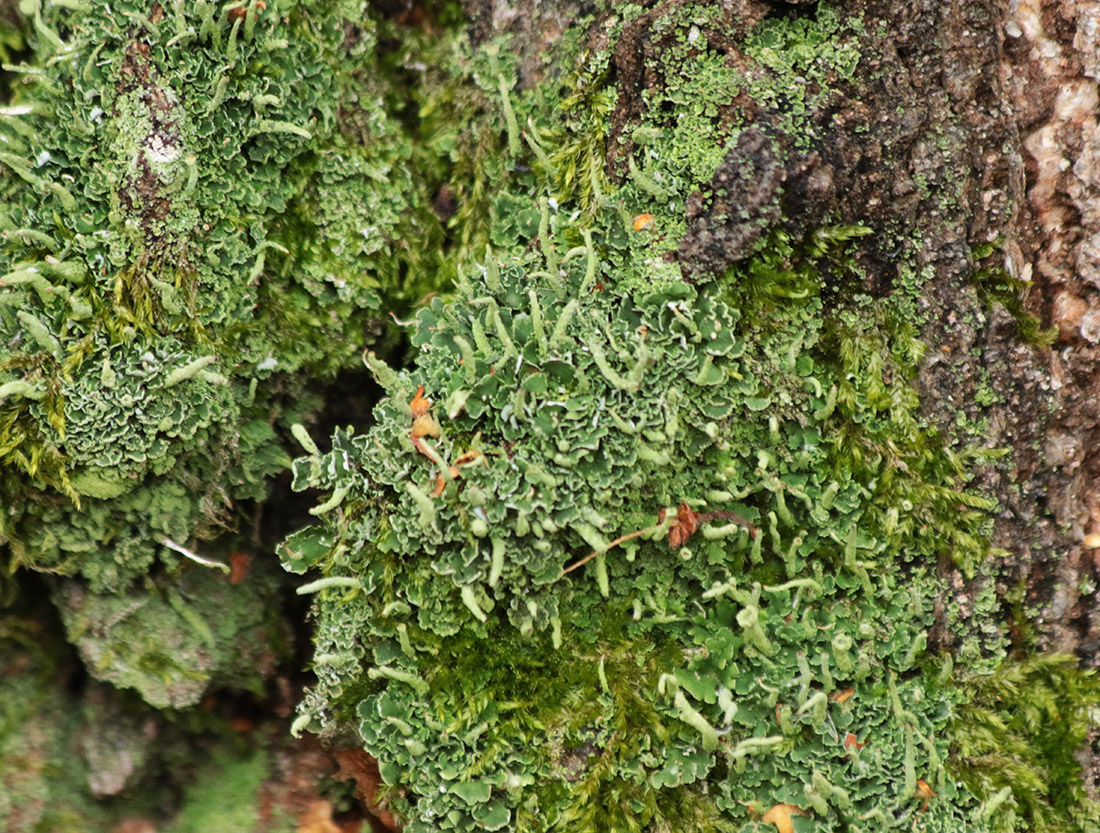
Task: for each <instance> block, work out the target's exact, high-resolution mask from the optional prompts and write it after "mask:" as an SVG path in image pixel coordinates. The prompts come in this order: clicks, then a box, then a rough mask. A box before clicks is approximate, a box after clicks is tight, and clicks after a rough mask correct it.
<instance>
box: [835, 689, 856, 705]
mask: <svg viewBox="0 0 1100 833" xmlns="http://www.w3.org/2000/svg"><path fill="white" fill-rule="evenodd" d="M855 693H856V690H855V689H854V688H846V689H844V690H843V691H834V692H833V693H832V694H830V695H829V699H830V700H832V701H833V702H834V703H843V702H845V701H846V700H847V699H848V698H849V697H851V696H852V695H853V694H855Z"/></svg>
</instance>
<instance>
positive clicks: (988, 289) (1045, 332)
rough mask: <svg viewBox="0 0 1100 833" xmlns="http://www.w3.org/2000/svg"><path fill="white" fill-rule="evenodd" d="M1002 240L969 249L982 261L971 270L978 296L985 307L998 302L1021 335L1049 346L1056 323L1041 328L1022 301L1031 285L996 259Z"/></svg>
mask: <svg viewBox="0 0 1100 833" xmlns="http://www.w3.org/2000/svg"><path fill="white" fill-rule="evenodd" d="M1002 242H1003V241H1001V240H996V241H993V242H991V243H985V244H983V245H981V246H978V247H976V248H975V249H974V251H973V252H972V255H973V257H974V261H975V262H976V263H979V264H981V265H980V266H979V267H978V268H977V269H975V270H974V273H973V275H972V276H971V282H972V283H973V284H974V286H975V287H976V288H977V290H978V296H979V297H980V298H981V299H982V302H983V303H984V304H985V305H986V306H987V307H992V306H993V305H994V304H999V305H1001V306H1002V307H1004V308H1005V311H1007V312H1008V314H1009V315H1011V316H1012V319H1013V320H1014V321H1015V322H1016V327H1017V329H1018V330H1019V333H1020V337H1021V338H1022V339H1023V340H1024V341H1025V342H1026V343H1028V344H1031V345H1033V346H1036V347H1050V346H1051V345H1052V344H1053V343H1054V340H1055V339H1056V338H1057V337H1058V328H1057V327H1048V328H1046V329H1044V328H1043V327H1042V322H1041V321H1040V320H1039V319H1038V318H1036V317H1035V316H1034V315H1032V314H1031V313H1030V312H1028V311H1027V307H1026V306H1025V305H1024V298H1023V295H1024V292H1025V291H1026V290H1027V289H1028V288H1029V287H1030V286H1031V284H1030V282H1029V281H1025V280H1022V279H1020V278H1017V277H1013V276H1012V275H1011V274H1009V272H1008V269H1006V268H1005V266H1004V265H1002V264H1001V263H999V262H998V261H1000V260H1002V259H1003V255H1002V253H1001V245H1002Z"/></svg>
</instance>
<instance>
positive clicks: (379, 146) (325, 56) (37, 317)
mask: <svg viewBox="0 0 1100 833" xmlns="http://www.w3.org/2000/svg"><path fill="white" fill-rule="evenodd" d="M28 9H29V11H28V14H29V15H31V16H32V17H33V19H34V21H35V27H34V32H35V37H34V39H33V40H32V44H33V46H34V47H35V55H34V58H33V60H32V61H31V62H29V63H28V64H27V65H26V66H25V67H23V70H24V71H25V72H26V73H27V75H26V77H27V79H28V80H29V81H30V82H32V83H30V84H27V85H23V86H21V87H20V89H19V90H18V92H17V95H16V97H15V98H14V99H13V101H12V103H11V105H10V106H8V107H7V108H6V109H5V111H4V113H3V116H2V122H3V125H2V127H0V131H2V133H3V135H4V139H5V151H4V156H3V163H4V166H5V172H4V174H3V188H4V191H5V193H6V194H8V195H10V197H11V199H10V200H7V201H6V207H5V210H4V212H3V216H2V218H0V225H2V227H3V232H4V244H3V246H2V247H0V273H3V274H4V277H3V278H2V279H0V285H2V288H0V318H2V320H3V325H4V329H5V331H6V332H8V333H10V338H8V339H6V340H5V344H4V347H3V348H2V352H0V464H2V465H3V468H4V475H3V476H4V479H5V492H6V493H10V494H11V499H10V501H9V502H8V507H7V509H8V511H7V512H6V514H5V517H4V518H3V519H2V520H0V536H2V537H3V538H7V539H9V542H10V548H11V549H12V550H13V551H14V552H15V557H16V560H17V562H18V563H19V564H20V565H21V566H31V567H35V568H39V569H48V570H50V571H54V572H56V571H61V572H64V573H66V574H80V575H84V576H86V577H89V578H92V579H93V583H94V584H95V585H96V587H97V588H98V589H112V590H113V589H121V588H124V587H125V586H126V585H127V583H128V582H131V581H133V580H135V579H136V578H138V577H140V576H141V575H142V574H143V572H145V571H146V570H147V569H148V567H149V565H150V563H151V562H155V561H156V560H161V561H163V562H164V563H166V564H168V565H169V566H173V565H175V564H176V563H177V559H176V558H175V556H174V554H173V553H172V552H171V551H170V549H168V548H166V547H164V546H163V545H162V544H158V543H157V536H158V534H161V533H163V532H164V530H163V529H158V524H157V522H156V520H155V518H154V517H152V516H146V517H145V518H142V517H140V514H141V509H140V508H139V506H140V505H141V504H142V503H144V504H145V505H147V506H151V505H155V504H156V503H157V502H158V499H157V497H156V494H157V492H158V490H160V489H161V488H164V489H167V490H168V491H169V492H173V491H176V490H178V487H179V486H180V485H182V486H183V487H184V491H186V492H188V493H191V494H192V495H193V496H194V498H195V499H194V500H190V501H187V500H185V501H182V502H180V501H176V503H175V508H174V519H173V522H172V525H173V526H174V527H175V528H176V529H175V532H174V533H173V534H172V536H171V537H173V538H176V539H177V540H178V541H179V543H181V544H184V543H187V542H188V541H190V540H192V539H194V538H197V537H201V536H202V535H203V534H204V532H205V531H207V530H212V529H217V528H219V527H222V528H224V527H225V526H227V525H228V524H229V520H230V517H231V515H232V505H233V503H234V501H240V500H242V499H246V498H255V497H262V496H263V494H264V492H265V485H264V483H265V479H266V478H267V477H268V476H269V475H270V474H271V473H272V472H273V471H275V470H277V469H278V468H279V467H280V466H281V465H283V464H285V460H286V459H287V458H286V456H285V455H284V454H282V453H280V444H279V441H278V437H277V434H276V433H275V432H274V431H267V432H266V436H265V435H264V433H265V432H262V431H257V430H254V429H253V428H251V426H254V425H256V424H257V423H258V422H259V421H265V422H267V423H268V424H269V425H270V424H272V423H273V422H275V421H276V420H277V419H278V418H279V417H280V415H281V414H282V413H283V412H288V411H289V412H290V413H291V414H292V417H297V418H300V417H301V416H303V415H302V414H299V413H295V408H294V406H293V405H292V404H290V403H288V402H287V401H286V396H287V395H288V394H293V393H294V392H295V389H296V388H300V387H301V385H302V384H303V380H304V379H307V378H308V379H311V380H313V379H318V378H322V379H323V378H325V377H326V376H328V375H330V374H331V373H333V372H334V371H335V370H337V369H339V368H342V367H346V366H347V365H348V362H349V361H350V360H351V358H352V357H353V356H354V355H355V354H356V353H357V351H358V349H359V348H358V347H357V346H354V345H356V343H357V342H358V341H359V340H360V338H361V337H362V334H363V333H364V331H366V330H370V329H373V330H375V331H377V330H378V329H379V328H378V327H377V326H373V325H371V323H370V322H371V320H372V319H373V318H375V317H377V316H378V315H379V314H380V310H381V306H382V302H383V298H385V299H386V304H387V307H388V308H389V309H391V310H393V311H400V309H401V307H402V305H403V304H407V303H408V302H409V299H410V298H412V297H414V293H416V292H418V291H424V290H425V288H426V287H427V286H429V285H430V283H431V281H430V280H429V279H428V278H427V276H428V275H431V273H432V270H433V255H432V254H431V252H433V251H437V249H438V244H436V245H435V246H433V245H431V244H430V242H429V241H433V240H434V239H435V237H433V236H436V237H437V235H438V232H437V228H438V222H437V221H435V219H434V217H433V215H431V213H430V211H429V210H428V208H427V204H426V199H425V196H424V194H423V193H422V190H423V188H424V186H422V185H421V184H420V183H419V182H418V180H417V178H416V176H415V172H414V170H413V169H412V168H411V167H410V166H409V165H408V164H407V163H408V161H409V158H410V156H411V153H412V151H411V146H412V143H411V142H410V140H409V139H408V138H407V137H406V136H405V135H404V133H403V131H402V130H401V127H400V125H399V123H398V122H397V121H396V120H395V119H394V117H393V116H392V115H391V114H390V113H389V111H388V110H387V102H386V101H385V100H384V99H383V97H382V96H381V95H378V96H371V95H365V94H357V95H352V94H351V90H352V88H353V85H355V84H357V83H358V82H359V80H360V79H361V78H362V77H363V76H365V75H367V74H369V73H370V72H371V70H372V68H373V67H375V66H376V64H377V62H378V56H377V54H376V44H375V40H374V38H373V31H372V24H371V22H370V20H369V18H368V17H367V16H366V12H365V5H364V4H355V3H351V4H343V5H341V6H339V7H330V5H329V4H311V3H272V4H268V5H267V6H263V7H261V5H260V4H252V5H251V6H250V7H249V9H250V10H249V11H248V12H247V14H246V15H245V16H244V17H243V18H241V19H236V17H235V16H234V15H231V14H230V12H229V10H228V8H227V7H224V6H215V5H214V4H212V3H208V2H201V3H195V4H184V3H176V4H173V5H171V6H167V7H165V6H161V5H154V7H153V8H152V10H150V9H149V8H147V6H146V4H143V3H136V4H133V3H125V2H124V3H122V4H113V5H112V7H111V9H110V10H109V11H107V10H104V9H96V8H92V7H90V6H86V5H84V4H46V5H45V6H42V5H41V4H38V3H33V4H30V6H28ZM349 21H355V22H356V28H355V32H354V36H350V35H349V30H348V28H347V27H348V25H350V23H349ZM45 65H48V66H49V67H50V71H49V73H45V72H43V71H42V70H41V67H42V66H45ZM59 125H63V126H64V127H63V128H60V129H59ZM395 241H401V245H399V246H395V245H394V242H395ZM246 434H247V436H245V435H246ZM200 449H201V451H199V450H200ZM257 462H259V465H257ZM196 484H199V485H198V488H197V489H196V488H195V486H196ZM142 490H144V491H145V493H146V495H145V497H144V498H143V499H142V500H138V501H135V500H127V498H129V497H130V496H132V495H134V494H135V493H136V492H141V491H142ZM59 493H60V494H62V495H64V496H66V497H67V498H68V499H69V501H68V503H67V504H60V505H62V506H63V507H64V508H62V509H61V510H60V511H59V509H58V507H59V501H58V498H57V495H58V494H59ZM89 514H90V515H91V516H100V517H103V516H106V517H107V518H108V519H107V520H106V524H107V526H108V527H119V526H121V527H123V528H126V527H131V528H135V533H136V535H137V537H139V538H141V539H143V546H144V548H145V550H146V552H147V557H144V558H141V559H137V560H134V559H132V558H130V557H129V556H127V555H124V554H119V556H118V557H117V558H116V557H114V555H115V554H114V553H113V552H112V550H113V549H114V548H115V547H116V546H122V547H123V548H125V547H126V546H128V543H127V537H126V536H122V537H116V536H114V535H113V534H111V533H110V532H108V533H106V534H104V533H103V532H101V529H103V526H102V524H100V525H99V528H97V526H96V523H95V522H93V523H92V524H90V525H89V524H87V521H86V518H87V517H88V515H89ZM59 522H60V523H61V524H63V525H64V526H66V527H69V528H68V529H59V528H58V523H59ZM81 527H84V529H83V531H82V533H81V534H79V535H74V534H73V532H72V528H77V529H79V528H81ZM73 538H79V539H81V540H82V542H83V549H82V550H81V553H82V554H81V555H79V556H77V555H76V554H75V552H74V550H73V549H71V548H68V549H66V548H65V547H64V546H63V545H62V547H61V550H60V551H59V549H58V545H57V544H56V543H54V541H55V540H56V539H62V540H64V539H73ZM93 552H94V555H91V554H90V553H93ZM111 561H114V562H115V563H113V564H105V562H111ZM108 575H109V576H110V578H109V580H108V579H106V578H104V577H105V576H108Z"/></svg>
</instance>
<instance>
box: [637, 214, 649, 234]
mask: <svg viewBox="0 0 1100 833" xmlns="http://www.w3.org/2000/svg"><path fill="white" fill-rule="evenodd" d="M651 225H653V215H652V214H648V213H646V214H639V215H638V216H637V217H635V218H634V223H633V226H634V231H642V230H643V229H647V228H649V227H650V226H651Z"/></svg>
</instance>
